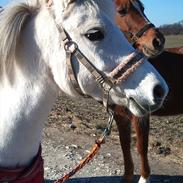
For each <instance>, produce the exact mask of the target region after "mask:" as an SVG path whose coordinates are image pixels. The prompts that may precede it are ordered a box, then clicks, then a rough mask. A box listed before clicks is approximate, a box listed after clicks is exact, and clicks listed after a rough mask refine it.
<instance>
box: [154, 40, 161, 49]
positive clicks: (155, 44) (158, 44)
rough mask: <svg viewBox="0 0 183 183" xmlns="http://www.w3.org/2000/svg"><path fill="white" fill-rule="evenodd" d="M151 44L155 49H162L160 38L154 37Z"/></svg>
mask: <svg viewBox="0 0 183 183" xmlns="http://www.w3.org/2000/svg"><path fill="white" fill-rule="evenodd" d="M152 44H153V46H154V48H155V49H162V47H163V43H162V42H161V40H160V39H159V38H154V39H153V42H152Z"/></svg>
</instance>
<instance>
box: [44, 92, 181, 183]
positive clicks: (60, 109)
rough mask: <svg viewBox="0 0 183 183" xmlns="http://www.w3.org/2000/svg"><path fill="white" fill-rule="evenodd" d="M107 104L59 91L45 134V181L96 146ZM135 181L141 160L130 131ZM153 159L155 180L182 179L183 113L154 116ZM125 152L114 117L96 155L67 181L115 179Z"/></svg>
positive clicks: (106, 181)
mask: <svg viewBox="0 0 183 183" xmlns="http://www.w3.org/2000/svg"><path fill="white" fill-rule="evenodd" d="M107 119H108V116H107V114H106V112H105V109H104V108H103V107H102V106H101V105H99V104H98V103H96V102H95V101H94V100H92V99H86V98H85V99H83V98H80V99H78V100H73V99H70V98H69V97H67V96H66V95H64V94H61V95H60V97H58V99H57V101H56V103H55V105H54V107H53V110H52V112H51V113H50V115H49V118H48V121H47V122H46V125H45V130H44V134H43V143H42V144H43V157H44V159H45V179H46V180H47V181H46V183H52V182H53V180H55V179H57V178H60V177H61V176H62V175H63V174H64V173H65V172H68V171H69V170H71V169H72V168H73V167H74V166H75V165H76V164H77V163H78V162H79V161H80V160H81V159H82V158H83V157H85V156H86V155H87V153H88V152H89V150H90V149H91V148H92V146H93V144H94V142H95V140H96V139H97V137H98V136H100V135H101V133H102V131H103V129H104V128H105V126H106V124H107ZM132 153H133V157H134V164H135V174H136V176H135V178H134V180H135V182H137V180H138V178H139V177H138V175H139V172H140V170H139V168H140V161H139V157H138V153H137V151H136V148H135V134H134V133H133V132H132ZM149 161H150V166H151V174H152V176H151V181H152V182H153V183H182V182H183V174H182V173H183V116H182V115H180V116H173V117H154V116H153V117H151V128H150V145H149ZM123 171H124V169H123V157H122V152H121V147H120V143H119V137H118V131H117V128H116V125H115V123H114V125H113V129H112V133H111V135H110V136H109V137H108V139H107V142H106V144H104V145H103V146H102V148H101V150H100V152H99V153H98V155H97V156H96V157H95V158H94V160H93V161H91V162H90V163H89V164H88V165H87V166H86V167H84V168H83V169H82V170H81V171H80V172H79V173H77V174H76V175H75V176H74V177H73V178H72V179H71V180H70V181H68V182H71V183H72V182H74V183H75V182H77V183H79V182H80V183H94V182H95V183H99V182H100V183H101V182H103V183H109V182H110V183H117V182H120V180H121V176H122V175H123Z"/></svg>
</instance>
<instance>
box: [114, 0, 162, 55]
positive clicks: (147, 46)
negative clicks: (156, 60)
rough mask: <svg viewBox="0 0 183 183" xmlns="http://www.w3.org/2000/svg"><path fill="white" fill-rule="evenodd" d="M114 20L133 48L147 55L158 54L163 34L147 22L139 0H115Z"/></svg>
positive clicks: (160, 50)
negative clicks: (115, 13) (115, 11)
mask: <svg viewBox="0 0 183 183" xmlns="http://www.w3.org/2000/svg"><path fill="white" fill-rule="evenodd" d="M115 2H116V7H117V12H118V13H117V15H116V21H117V24H118V25H119V27H120V29H121V30H122V31H123V32H124V33H125V34H126V37H127V38H128V40H129V41H130V42H131V43H132V44H133V46H134V47H135V48H138V49H139V50H140V51H142V52H143V53H144V54H145V55H146V56H147V57H154V56H156V55H158V54H160V53H161V52H162V50H163V48H164V43H165V38H164V36H163V34H162V33H161V32H160V31H159V30H158V29H157V28H155V27H154V25H153V24H152V23H150V22H149V20H148V19H147V17H146V15H145V14H144V6H143V4H142V3H141V2H140V0H115Z"/></svg>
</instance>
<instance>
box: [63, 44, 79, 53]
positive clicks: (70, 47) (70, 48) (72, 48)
mask: <svg viewBox="0 0 183 183" xmlns="http://www.w3.org/2000/svg"><path fill="white" fill-rule="evenodd" d="M64 49H65V51H66V52H70V53H74V52H75V51H76V50H77V49H78V45H77V44H76V43H75V42H74V41H67V42H66V43H65V44H64Z"/></svg>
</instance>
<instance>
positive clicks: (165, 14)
mask: <svg viewBox="0 0 183 183" xmlns="http://www.w3.org/2000/svg"><path fill="white" fill-rule="evenodd" d="M10 1H11V0H0V5H1V6H4V5H6V4H7V3H8V2H10ZM141 1H142V2H143V3H144V6H145V13H146V15H147V17H148V18H149V19H150V21H151V22H152V23H154V24H155V25H156V26H159V25H162V24H169V23H174V22H178V21H180V20H183V0H141Z"/></svg>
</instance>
